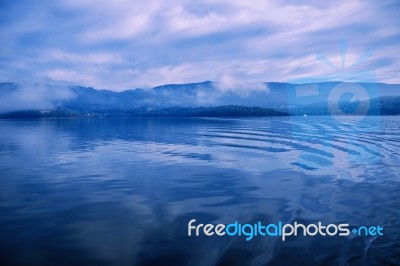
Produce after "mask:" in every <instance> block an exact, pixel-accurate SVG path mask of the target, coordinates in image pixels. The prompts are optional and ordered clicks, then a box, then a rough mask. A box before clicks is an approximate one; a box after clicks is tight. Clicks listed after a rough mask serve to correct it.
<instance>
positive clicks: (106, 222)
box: [0, 116, 400, 265]
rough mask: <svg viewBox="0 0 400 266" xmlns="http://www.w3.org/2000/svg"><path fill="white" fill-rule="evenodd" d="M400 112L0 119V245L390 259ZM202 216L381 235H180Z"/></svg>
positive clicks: (396, 248) (101, 258)
mask: <svg viewBox="0 0 400 266" xmlns="http://www.w3.org/2000/svg"><path fill="white" fill-rule="evenodd" d="M399 132H400V117H366V118H364V119H362V120H361V121H360V120H359V119H358V118H356V117H345V118H341V119H335V118H333V117H310V116H308V117H267V118H243V119H200V118H198V119H189V118H188V119H183V118H181V119H172V118H147V119H61V120H24V121H22V120H18V121H17V120H1V121H0V250H1V254H0V256H1V261H3V262H4V263H5V264H3V265H7V264H22V265H293V264H297V265H308V264H323V265H396V264H398V263H399V262H400V230H399V227H400V222H399V219H400V154H399V153H400V135H399ZM192 218H195V219H197V221H198V222H202V223H213V224H217V223H226V224H227V223H231V222H234V221H239V222H241V223H251V222H255V221H258V220H260V221H265V222H270V223H273V222H277V221H283V222H287V223H292V222H294V221H299V222H302V223H304V224H309V223H315V222H316V221H322V222H324V223H326V224H328V223H343V222H346V223H349V224H350V225H353V226H357V225H378V224H379V225H382V226H384V230H385V231H384V236H381V237H361V236H358V237H355V236H352V235H350V236H348V237H331V238H327V237H325V238H324V237H302V236H301V237H292V238H290V239H288V241H285V242H282V241H281V240H280V239H279V238H268V237H257V238H254V239H253V240H251V241H245V239H244V238H243V237H205V236H199V237H188V236H187V224H188V221H189V220H190V219H192Z"/></svg>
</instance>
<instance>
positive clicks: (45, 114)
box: [0, 105, 289, 118]
mask: <svg viewBox="0 0 400 266" xmlns="http://www.w3.org/2000/svg"><path fill="white" fill-rule="evenodd" d="M287 115H289V114H288V113H284V112H279V111H275V110H272V109H267V108H261V107H248V106H239V105H226V106H215V107H170V108H155V109H147V108H136V109H131V110H126V111H121V110H103V111H96V112H87V111H81V112H80V111H76V110H71V109H67V108H56V109H52V110H40V111H38V110H27V111H14V112H9V113H5V114H0V118H58V117H250V116H287Z"/></svg>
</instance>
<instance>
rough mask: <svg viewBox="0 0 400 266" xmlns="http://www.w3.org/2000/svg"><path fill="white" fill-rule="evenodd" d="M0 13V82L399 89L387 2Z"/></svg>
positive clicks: (398, 27)
mask: <svg viewBox="0 0 400 266" xmlns="http://www.w3.org/2000/svg"><path fill="white" fill-rule="evenodd" d="M0 9H1V11H0V12H1V13H0V34H1V36H0V37H1V43H0V81H2V82H4V81H12V82H19V81H28V82H34V81H45V82H50V83H56V82H62V83H68V84H79V85H84V86H93V87H96V88H107V89H113V90H123V89H127V88H136V87H151V86H156V85H160V84H166V83H188V82H198V81H204V80H212V81H219V82H221V84H227V86H231V85H232V86H239V87H240V86H243V84H246V83H254V82H260V81H281V82H285V81H288V80H293V79H298V78H307V77H315V76H319V77H321V76H322V77H327V78H328V79H340V78H342V79H343V77H349V76H354V75H355V76H356V77H357V78H358V79H360V80H363V79H365V76H363V75H360V77H358V76H357V75H356V74H354V75H353V73H357V72H362V71H373V73H375V78H376V80H377V81H380V82H386V83H400V75H399V63H398V62H399V59H400V49H399V42H400V16H399V14H400V2H399V1H395V0H394V1H344V0H343V1H316V0H315V1H292V0H286V1H261V0H246V1H245V0H240V1H239V0H218V1H217V0H213V1H212V0H199V1H177V0H169V1H152V0H135V1H128V0H115V1H109V0H107V1H106V0H79V1H71V0H60V1H50V0H49V1H47V0H43V1H24V0H20V1H8V0H0ZM343 41H346V42H347V49H346V58H345V59H346V60H345V63H344V68H343V69H342V63H341V60H342V58H341V53H340V43H341V42H343ZM365 52H368V53H370V56H368V57H367V58H366V59H365V60H364V61H362V62H361V63H359V64H357V65H356V66H355V67H351V68H350V66H351V65H352V64H354V62H356V61H357V60H358V58H359V57H360V56H362V54H363V53H365ZM317 54H323V55H324V56H326V58H328V59H329V60H330V61H331V62H332V63H333V64H334V65H336V66H337V69H334V68H332V67H330V66H329V65H327V64H324V63H322V62H321V61H320V60H318V59H316V55H317ZM357 78H356V79H357ZM366 79H368V78H366Z"/></svg>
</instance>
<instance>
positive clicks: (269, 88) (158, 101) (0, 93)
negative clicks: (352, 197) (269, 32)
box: [0, 81, 400, 117]
mask: <svg viewBox="0 0 400 266" xmlns="http://www.w3.org/2000/svg"><path fill="white" fill-rule="evenodd" d="M399 98H400V85H398V84H384V83H349V82H320V83H308V84H291V83H277V82H269V83H261V84H257V86H252V85H251V84H250V85H249V87H248V88H247V87H245V88H243V86H237V87H235V85H230V86H226V85H225V84H221V83H217V82H211V81H205V82H200V83H190V84H169V85H163V86H158V87H154V88H151V89H141V88H137V89H131V90H125V91H122V92H115V91H110V90H96V89H94V88H87V87H81V86H72V87H67V86H55V85H47V84H45V85H43V84H30V85H21V84H16V83H0V114H3V115H2V117H13V116H14V117H18V116H33V117H64V116H72V117H74V116H189V115H191V116H220V115H219V114H224V116H242V115H261V114H262V115H279V114H287V113H290V114H292V115H303V114H307V115H332V114H333V115H372V114H374V115H376V114H378V115H379V114H382V115H384V114H385V115H398V114H400V113H399ZM246 108H249V109H246ZM256 108H260V109H256ZM366 109H368V110H366Z"/></svg>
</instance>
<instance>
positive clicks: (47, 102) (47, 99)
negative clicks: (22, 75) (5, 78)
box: [0, 83, 75, 113]
mask: <svg viewBox="0 0 400 266" xmlns="http://www.w3.org/2000/svg"><path fill="white" fill-rule="evenodd" d="M0 85H1V86H0V89H1V90H0V113H7V112H12V111H21V110H37V109H52V108H55V107H57V106H56V103H57V102H62V101H65V100H68V99H72V98H73V97H74V96H75V95H74V93H73V92H72V91H71V90H70V88H69V87H68V86H66V85H65V84H61V83H59V84H57V85H53V86H49V85H47V84H44V83H20V84H18V85H16V84H4V83H3V84H0Z"/></svg>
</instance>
